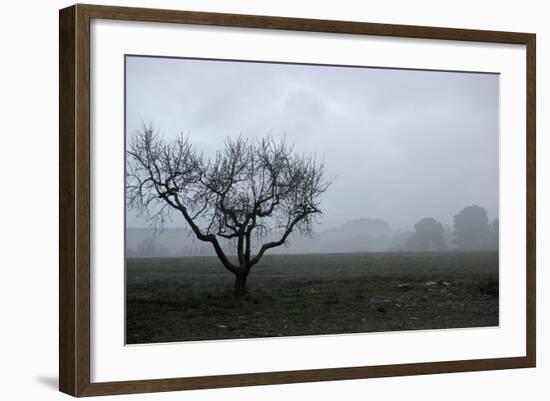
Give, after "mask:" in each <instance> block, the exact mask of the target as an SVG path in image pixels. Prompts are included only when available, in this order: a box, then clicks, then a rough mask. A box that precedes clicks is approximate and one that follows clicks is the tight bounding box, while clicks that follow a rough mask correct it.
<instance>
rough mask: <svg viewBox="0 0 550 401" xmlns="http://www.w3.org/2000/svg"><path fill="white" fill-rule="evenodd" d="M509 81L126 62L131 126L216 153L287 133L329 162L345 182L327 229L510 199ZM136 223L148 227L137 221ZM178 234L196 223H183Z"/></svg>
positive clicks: (327, 198)
mask: <svg viewBox="0 0 550 401" xmlns="http://www.w3.org/2000/svg"><path fill="white" fill-rule="evenodd" d="M498 80H499V78H498V75H494V74H475V73H455V72H430V71H412V70H392V69H372V68H351V67H328V66H311V65H294V64H292V65H289V64H271V63H253V62H231V61H207V60H188V59H170V58H147V57H135V56H131V57H127V58H126V126H127V128H126V129H127V138H129V137H130V136H131V135H132V134H133V133H134V132H135V130H136V129H138V128H139V127H140V125H141V122H142V121H144V122H145V123H149V122H151V123H153V125H154V126H155V128H157V129H158V130H160V132H161V133H162V134H163V135H164V137H165V138H167V139H168V138H173V137H174V136H176V135H177V134H178V133H180V132H184V133H188V134H189V136H190V140H191V142H192V143H193V144H195V146H196V147H197V148H198V149H199V150H201V151H203V152H204V153H205V154H206V155H209V154H212V153H213V152H215V151H216V150H217V149H219V148H221V147H222V145H223V141H224V139H225V138H226V137H227V136H234V135H238V134H241V135H243V136H245V137H260V136H264V135H266V134H267V133H268V132H271V134H272V135H273V136H275V137H278V136H281V135H285V136H286V138H287V140H288V142H291V143H294V145H295V149H296V151H298V152H305V153H312V152H314V153H316V154H317V155H318V156H321V157H324V161H325V167H326V174H327V176H329V177H334V178H335V180H334V183H333V184H332V185H331V186H330V188H329V190H328V191H327V192H326V193H325V194H324V195H323V198H322V204H321V206H322V209H323V211H324V215H323V217H322V226H321V227H319V228H318V230H323V229H326V228H329V227H333V226H339V225H341V224H343V223H345V222H346V221H348V220H352V219H356V218H361V217H371V218H381V219H384V220H386V221H387V222H388V223H390V225H391V226H392V228H394V229H401V230H411V229H412V227H413V225H414V223H415V222H417V221H418V220H420V219H421V218H423V217H427V216H430V217H433V218H435V219H437V220H438V221H440V222H441V223H443V224H444V225H449V226H452V217H453V215H454V214H456V213H457V212H458V211H459V210H460V209H462V208H463V207H465V206H469V205H473V204H477V205H480V206H482V207H484V208H485V209H487V212H488V214H489V219H490V220H492V219H494V218H497V217H498V200H499V186H498V181H499V165H498V163H499V159H498V154H499V153H498V151H499V142H498V141H499V137H498V135H499V129H498V128H499V127H498V113H499V100H498V99H499V89H498V88H499V86H498V85H499V84H498V82H499V81H498ZM127 226H129V227H140V226H145V223H144V222H143V221H141V220H140V219H138V218H136V217H135V215H134V214H133V213H131V212H130V213H128V215H127ZM171 226H186V225H185V222H184V221H183V220H182V219H175V220H174V222H173V223H172V224H171Z"/></svg>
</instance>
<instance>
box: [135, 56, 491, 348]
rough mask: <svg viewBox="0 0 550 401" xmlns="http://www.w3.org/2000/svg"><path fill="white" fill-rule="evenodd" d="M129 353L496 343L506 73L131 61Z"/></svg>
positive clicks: (211, 61)
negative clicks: (457, 339) (204, 343)
mask: <svg viewBox="0 0 550 401" xmlns="http://www.w3.org/2000/svg"><path fill="white" fill-rule="evenodd" d="M125 102H126V104H125V112H126V117H125V119H126V122H125V124H126V154H125V169H126V183H125V189H124V191H125V202H126V219H125V220H126V233H125V255H126V257H125V263H126V267H125V269H126V289H125V296H126V311H125V312H126V316H125V319H126V323H125V324H126V343H127V344H147V343H164V342H180V341H198V340H223V339H247V338H265V337H287V336H310V335H328V334H351V333H369V332H389V331H402V330H430V329H453V328H476V327H490V326H498V325H499V75H498V74H496V73H495V74H493V73H477V72H461V71H432V70H408V69H393V68H372V67H369V66H342V65H317V64H293V63H279V62H257V61H249V60H215V59H193V58H173V57H151V56H140V55H127V56H126V58H125Z"/></svg>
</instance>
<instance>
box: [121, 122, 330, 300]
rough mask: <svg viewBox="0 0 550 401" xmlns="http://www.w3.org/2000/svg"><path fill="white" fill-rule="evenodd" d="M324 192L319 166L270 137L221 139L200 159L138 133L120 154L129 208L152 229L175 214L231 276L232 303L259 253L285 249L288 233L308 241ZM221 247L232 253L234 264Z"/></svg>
mask: <svg viewBox="0 0 550 401" xmlns="http://www.w3.org/2000/svg"><path fill="white" fill-rule="evenodd" d="M329 184H330V182H329V181H328V180H326V179H325V177H324V166H323V163H321V162H318V161H317V160H316V159H315V157H313V156H306V155H300V154H297V153H295V152H294V149H293V147H292V146H290V145H288V144H287V143H286V142H285V140H280V141H276V140H275V139H274V138H272V137H271V136H267V137H265V138H262V139H258V140H247V139H244V138H242V137H237V138H234V139H227V140H226V142H225V145H224V147H223V149H221V150H219V151H218V152H217V153H216V155H215V157H213V158H212V159H208V158H205V157H204V156H203V155H202V154H200V153H198V152H197V151H196V150H195V149H194V148H193V146H192V145H191V143H190V142H189V140H188V138H186V137H184V136H183V135H180V136H179V137H178V138H177V139H176V140H175V141H173V142H165V141H164V140H163V139H162V138H161V137H160V136H159V135H158V133H156V131H155V130H154V128H153V127H152V126H145V125H144V126H142V128H141V129H140V130H139V131H138V132H136V135H135V136H134V137H133V138H132V139H131V142H130V145H129V150H128V166H127V185H126V194H127V202H128V205H129V207H130V208H132V209H134V210H138V211H139V212H140V213H141V214H142V216H144V217H145V218H146V219H148V220H149V221H150V222H151V223H152V224H156V225H157V226H162V225H163V224H164V223H165V221H166V219H167V218H169V215H170V212H173V211H176V212H177V213H180V214H181V215H182V216H183V218H184V219H185V221H186V222H187V224H188V225H189V227H190V228H191V230H192V231H193V233H194V234H195V236H196V238H197V239H198V240H200V241H204V242H208V243H210V244H211V245H212V246H213V248H214V250H215V252H216V255H217V256H218V258H219V259H220V261H221V263H222V264H223V266H225V268H227V269H228V270H229V271H230V272H232V273H233V274H234V275H235V288H234V294H235V296H242V295H243V294H244V293H245V290H246V279H247V277H248V274H249V273H250V270H251V268H252V267H253V266H254V265H256V264H257V263H258V262H259V261H260V259H261V258H262V256H263V255H264V254H265V252H266V251H267V250H269V249H271V248H275V247H278V246H281V245H283V244H285V243H287V241H288V239H289V236H290V235H291V233H293V232H299V233H300V234H302V235H310V234H311V232H312V228H313V223H314V222H315V220H314V219H315V218H316V216H319V215H321V214H322V211H321V209H320V196H321V195H322V194H323V193H324V192H325V191H326V189H327V188H328V185H329ZM221 239H223V240H229V241H226V243H227V242H229V244H231V245H232V246H234V247H235V248H234V251H233V254H236V255H237V261H236V262H232V261H231V260H230V259H229V258H228V256H227V254H226V251H225V250H224V247H223V246H222V242H221V241H220V240H221ZM255 245H256V246H255ZM253 248H255V250H256V252H255V253H254V255H253V252H252V251H253Z"/></svg>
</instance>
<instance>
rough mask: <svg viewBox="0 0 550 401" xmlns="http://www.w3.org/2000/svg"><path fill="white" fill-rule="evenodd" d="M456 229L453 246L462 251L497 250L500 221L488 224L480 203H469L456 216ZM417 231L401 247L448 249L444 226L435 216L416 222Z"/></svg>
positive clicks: (403, 249)
mask: <svg viewBox="0 0 550 401" xmlns="http://www.w3.org/2000/svg"><path fill="white" fill-rule="evenodd" d="M453 223H454V231H453V233H452V244H453V245H452V246H451V247H450V249H455V250H459V251H488V250H498V246H499V221H498V219H495V220H493V221H492V222H491V223H489V218H488V216H487V211H486V210H485V209H484V208H483V207H481V206H477V205H474V206H468V207H465V208H464V209H462V210H461V211H460V212H459V213H458V214H456V215H454V216H453ZM414 230H415V231H414V233H413V234H412V235H411V236H410V237H409V238H408V239H407V240H406V242H405V244H404V245H403V247H402V248H401V249H399V250H402V251H411V252H421V251H432V252H437V251H445V250H448V249H449V247H448V246H447V245H446V244H445V242H446V241H445V237H444V234H445V229H444V228H443V225H442V224H441V223H440V222H438V221H437V220H435V219H434V218H432V217H424V218H423V219H421V220H419V221H418V222H417V223H416V224H415V225H414Z"/></svg>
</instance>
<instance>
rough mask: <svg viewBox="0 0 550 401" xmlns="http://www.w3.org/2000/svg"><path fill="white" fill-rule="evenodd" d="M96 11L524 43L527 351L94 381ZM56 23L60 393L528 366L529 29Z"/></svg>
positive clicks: (531, 229)
mask: <svg viewBox="0 0 550 401" xmlns="http://www.w3.org/2000/svg"><path fill="white" fill-rule="evenodd" d="M94 18H98V19H109V20H125V21H142V22H163V23H173V24H192V25H203V26H223V27H240V28H258V29H275V30H288V31H309V32H324V33H341V34H356V35H374V36H390V37H400V38H417V39H440V40H447V41H471V42H488V43H501V44H518V45H524V46H525V47H526V54H527V57H526V60H525V63H526V72H527V74H526V80H527V81H526V89H527V93H526V99H527V105H526V112H527V113H526V117H527V118H526V121H525V124H526V133H527V135H526V140H527V155H526V160H527V177H526V182H527V193H526V194H525V196H526V204H527V217H526V221H527V227H526V238H527V243H526V250H527V259H526V269H525V275H526V276H525V277H526V285H527V286H526V297H527V298H526V326H525V333H526V336H525V338H526V351H527V352H526V355H525V356H521V357H503V358H491V359H470V360H453V361H438V362H428V363H406V364H397V365H380V366H364V367H338V368H336V367H335V368H323V369H314V370H296V371H277V372H256V373H246V374H228V375H221V376H200V377H180V378H165V379H154V380H132V381H117V382H91V380H90V363H91V354H90V345H91V333H90V318H91V316H90V297H91V293H90V253H91V252H90V209H91V204H90V202H91V200H90V199H91V197H90V175H91V170H90V121H91V117H90V114H91V112H90V85H91V84H90V21H91V20H92V19H94ZM59 29H60V37H59V48H60V53H59V57H60V67H59V82H60V83H59V85H60V86H59V93H60V103H59V113H60V114H59V129H60V133H59V135H60V137H59V138H60V140H59V151H60V165H59V180H60V186H59V219H60V220H59V225H60V237H59V256H60V264H59V280H60V281H59V283H60V286H59V322H60V323H59V388H60V391H62V392H64V393H67V394H70V395H73V396H95V395H106V394H125V393H144V392H156V391H174V390H187V389H205V388H220V387H234V386H250V385H264V384H281V383H298V382H315V381H325V380H347V379H363V378H374V377H390V376H401V375H421V374H433V373H448V372H466V371H481V370H493V369H511V368H527V367H534V366H535V361H536V315H535V309H536V306H535V300H536V294H535V283H536V279H535V194H536V192H535V119H536V114H535V113H536V111H535V97H536V95H535V64H536V63H535V41H536V37H535V34H531V33H513V32H495V31H483V30H468V29H450V28H435V27H421V26H405V25H389V24H373V23H363V22H350V21H330V20H314V19H301V18H283V17H268V16H254V15H237V14H220V13H203V12H194V11H173V10H157V9H142V8H126V7H110V6H96V5H80V4H78V5H74V6H72V7H68V8H65V9H62V10H60V14H59Z"/></svg>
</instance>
